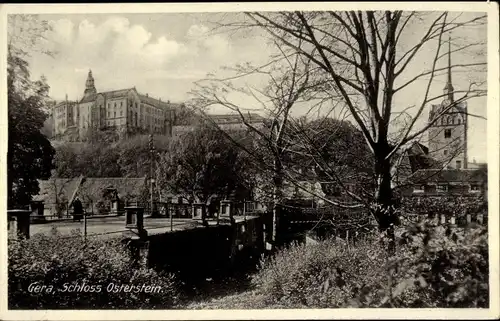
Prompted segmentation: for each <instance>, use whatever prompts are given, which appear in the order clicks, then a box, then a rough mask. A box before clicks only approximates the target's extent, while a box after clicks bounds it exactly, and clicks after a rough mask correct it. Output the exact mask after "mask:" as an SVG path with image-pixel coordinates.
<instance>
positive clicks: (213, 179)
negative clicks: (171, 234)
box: [158, 125, 248, 204]
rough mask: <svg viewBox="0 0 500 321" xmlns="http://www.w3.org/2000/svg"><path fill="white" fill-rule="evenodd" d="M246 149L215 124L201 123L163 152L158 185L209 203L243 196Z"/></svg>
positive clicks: (185, 196)
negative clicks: (222, 135)
mask: <svg viewBox="0 0 500 321" xmlns="http://www.w3.org/2000/svg"><path fill="white" fill-rule="evenodd" d="M247 166H248V164H247V162H246V159H245V158H244V157H243V154H242V152H241V151H240V150H239V149H238V148H237V147H236V146H234V145H233V144H232V143H231V141H229V140H227V139H224V138H221V135H220V134H219V131H218V130H216V129H214V128H213V127H210V126H206V125H200V126H198V127H196V128H195V129H194V130H193V131H192V132H188V133H186V134H185V135H183V136H179V137H177V138H176V139H174V140H173V141H172V143H171V145H170V148H169V151H168V152H164V153H162V154H161V155H160V161H159V163H158V184H159V186H160V187H161V188H162V189H168V190H171V191H173V192H174V193H176V194H180V195H182V196H183V197H184V198H185V199H188V200H192V201H194V202H199V203H203V204H207V202H209V201H211V200H212V199H213V198H216V197H223V198H227V197H231V196H236V197H238V196H241V195H242V194H243V193H244V192H245V191H246V190H247V188H246V187H247V185H246V182H245V174H246V173H245V169H246V168H247Z"/></svg>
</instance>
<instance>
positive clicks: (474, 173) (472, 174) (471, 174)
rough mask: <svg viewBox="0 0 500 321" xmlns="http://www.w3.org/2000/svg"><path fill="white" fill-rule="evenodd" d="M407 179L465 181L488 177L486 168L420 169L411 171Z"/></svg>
mask: <svg viewBox="0 0 500 321" xmlns="http://www.w3.org/2000/svg"><path fill="white" fill-rule="evenodd" d="M408 179H409V181H410V182H412V183H414V184H422V183H452V182H453V183H460V182H463V183H467V182H476V183H481V182H485V181H486V180H487V179H488V174H487V170H477V169H420V170H418V171H416V172H415V173H413V175H411V176H410V177H409V178H408Z"/></svg>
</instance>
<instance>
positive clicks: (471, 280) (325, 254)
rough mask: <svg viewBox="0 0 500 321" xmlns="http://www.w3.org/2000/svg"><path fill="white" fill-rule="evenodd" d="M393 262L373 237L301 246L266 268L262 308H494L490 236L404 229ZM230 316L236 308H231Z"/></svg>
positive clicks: (260, 287) (260, 286) (259, 282)
mask: <svg viewBox="0 0 500 321" xmlns="http://www.w3.org/2000/svg"><path fill="white" fill-rule="evenodd" d="M400 232H402V233H401V234H400V235H401V238H400V244H399V249H398V252H397V254H396V256H394V257H391V258H389V257H387V256H386V252H385V251H384V250H383V246H380V242H379V241H378V240H376V239H375V237H373V238H371V239H368V240H365V241H364V242H362V244H359V243H358V244H357V245H356V246H352V245H351V246H350V247H348V246H347V245H346V244H343V243H341V242H338V241H337V242H336V241H334V240H326V241H322V242H319V243H318V244H314V245H295V246H291V247H290V248H288V249H286V250H284V251H282V252H280V253H278V254H277V255H275V256H274V257H273V258H272V259H269V260H266V261H264V262H263V267H262V269H261V271H260V272H259V273H258V274H257V276H256V277H255V278H254V284H255V285H256V291H257V292H259V293H260V296H259V298H260V299H261V300H264V301H265V302H260V303H256V304H258V305H262V304H263V305H265V306H268V307H270V306H272V307H284V308H301V307H308V308H339V307H371V308H376V307H399V308H431V307H442V308H462V307H471V308H472V307H488V302H489V301H488V300H489V298H488V297H489V292H488V291H489V290H488V275H489V274H488V242H487V230H486V229H484V228H479V229H474V230H454V231H450V230H446V229H444V228H442V227H438V228H431V227H428V226H426V225H425V223H422V224H420V225H414V226H412V227H409V228H406V229H405V230H404V231H400ZM225 308H230V307H225Z"/></svg>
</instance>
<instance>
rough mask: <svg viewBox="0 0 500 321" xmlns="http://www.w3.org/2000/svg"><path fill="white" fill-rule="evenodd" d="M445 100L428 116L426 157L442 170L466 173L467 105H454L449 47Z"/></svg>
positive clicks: (456, 103) (433, 106)
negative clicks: (460, 170) (457, 170)
mask: <svg viewBox="0 0 500 321" xmlns="http://www.w3.org/2000/svg"><path fill="white" fill-rule="evenodd" d="M447 77H448V79H447V82H446V86H445V87H444V94H443V96H444V100H443V101H442V102H441V104H438V105H432V106H431V110H430V113H429V124H431V126H430V128H429V131H428V134H429V156H430V157H432V158H433V159H435V160H436V161H438V162H439V163H440V164H441V166H442V167H443V168H447V169H467V167H468V160H467V126H468V119H467V103H466V102H460V101H456V100H455V97H454V88H453V85H452V82H451V49H450V47H449V45H448V74H447Z"/></svg>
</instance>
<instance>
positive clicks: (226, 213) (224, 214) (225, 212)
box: [219, 200, 234, 223]
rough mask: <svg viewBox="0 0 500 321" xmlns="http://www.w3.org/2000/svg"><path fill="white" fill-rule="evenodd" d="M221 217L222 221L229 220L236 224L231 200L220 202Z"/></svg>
mask: <svg viewBox="0 0 500 321" xmlns="http://www.w3.org/2000/svg"><path fill="white" fill-rule="evenodd" d="M219 217H220V218H222V219H224V218H225V219H229V220H230V221H231V223H234V206H233V202H231V201H230V200H222V201H220V209H219Z"/></svg>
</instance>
